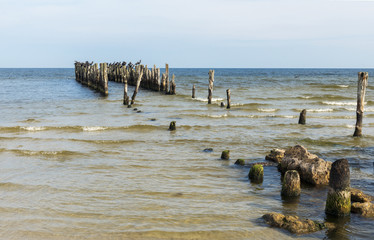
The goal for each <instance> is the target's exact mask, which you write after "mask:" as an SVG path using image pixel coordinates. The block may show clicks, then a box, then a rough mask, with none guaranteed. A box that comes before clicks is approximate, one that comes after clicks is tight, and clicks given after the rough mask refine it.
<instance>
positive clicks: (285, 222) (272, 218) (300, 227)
mask: <svg viewBox="0 0 374 240" xmlns="http://www.w3.org/2000/svg"><path fill="white" fill-rule="evenodd" d="M262 218H263V219H265V221H266V223H267V224H269V225H270V226H273V227H278V228H283V229H286V230H287V231H289V232H291V233H298V234H305V233H311V232H316V231H320V230H322V229H324V228H326V226H325V224H323V223H319V222H317V221H313V220H310V219H304V220H302V219H299V217H298V216H290V215H283V214H280V213H268V214H265V215H264V216H262Z"/></svg>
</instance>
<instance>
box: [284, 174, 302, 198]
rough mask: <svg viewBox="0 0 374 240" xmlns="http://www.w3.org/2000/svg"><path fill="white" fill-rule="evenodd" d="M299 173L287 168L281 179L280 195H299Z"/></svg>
mask: <svg viewBox="0 0 374 240" xmlns="http://www.w3.org/2000/svg"><path fill="white" fill-rule="evenodd" d="M300 192H301V189H300V175H299V173H298V172H297V171H296V170H288V171H287V172H286V173H285V175H284V178H283V181H282V191H281V195H282V196H285V197H297V196H299V195H300Z"/></svg>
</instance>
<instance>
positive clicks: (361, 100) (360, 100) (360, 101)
mask: <svg viewBox="0 0 374 240" xmlns="http://www.w3.org/2000/svg"><path fill="white" fill-rule="evenodd" d="M368 77H369V74H368V73H367V72H359V73H358V83H357V109H356V127H355V132H354V133H353V136H354V137H360V136H362V119H363V117H364V104H365V92H366V86H367V83H368Z"/></svg>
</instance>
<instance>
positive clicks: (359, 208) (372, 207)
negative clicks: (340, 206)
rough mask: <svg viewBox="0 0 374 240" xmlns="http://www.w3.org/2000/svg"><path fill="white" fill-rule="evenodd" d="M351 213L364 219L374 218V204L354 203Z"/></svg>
mask: <svg viewBox="0 0 374 240" xmlns="http://www.w3.org/2000/svg"><path fill="white" fill-rule="evenodd" d="M351 212H352V213H358V214H361V215H362V216H364V217H374V204H372V203H371V202H364V203H360V202H355V203H352V207H351Z"/></svg>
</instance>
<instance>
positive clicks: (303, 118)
mask: <svg viewBox="0 0 374 240" xmlns="http://www.w3.org/2000/svg"><path fill="white" fill-rule="evenodd" d="M305 122H306V109H303V110H302V111H301V113H300V117H299V124H302V125H305Z"/></svg>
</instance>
